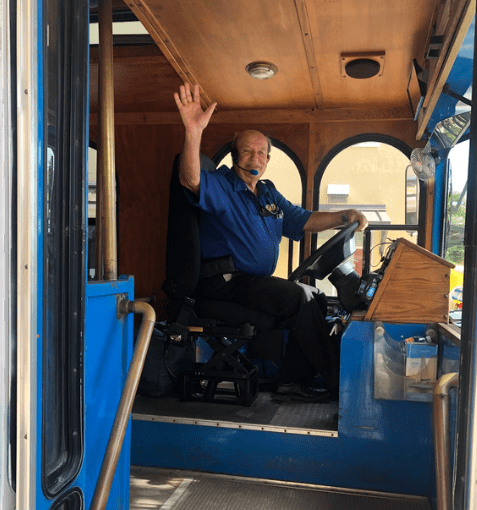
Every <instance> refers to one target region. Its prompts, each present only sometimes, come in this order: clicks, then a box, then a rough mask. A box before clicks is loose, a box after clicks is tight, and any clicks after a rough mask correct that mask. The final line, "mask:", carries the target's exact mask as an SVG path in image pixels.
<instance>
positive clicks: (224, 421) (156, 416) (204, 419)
mask: <svg viewBox="0 0 477 510" xmlns="http://www.w3.org/2000/svg"><path fill="white" fill-rule="evenodd" d="M133 419H141V420H148V419H150V420H151V421H158V422H160V421H165V422H173V423H188V424H200V425H207V424H211V425H212V426H214V425H215V424H220V425H219V426H225V427H227V426H231V427H233V428H235V427H240V428H243V429H259V430H272V431H279V430H280V429H287V430H288V431H289V432H291V431H292V430H293V431H295V433H301V434H308V435H310V434H312V435H314V434H318V435H321V434H323V435H334V434H336V433H337V431H338V402H336V401H331V402H328V403H323V404H322V403H320V404H309V403H302V402H278V401H275V400H273V399H272V396H271V393H270V392H269V391H260V392H259V394H258V398H257V400H255V402H254V403H253V404H252V405H251V406H249V407H247V406H243V405H238V404H230V403H222V402H205V401H185V402H181V401H180V399H179V397H178V396H166V397H161V398H157V399H155V398H148V397H144V396H140V395H138V396H136V399H135V402H134V407H133Z"/></svg>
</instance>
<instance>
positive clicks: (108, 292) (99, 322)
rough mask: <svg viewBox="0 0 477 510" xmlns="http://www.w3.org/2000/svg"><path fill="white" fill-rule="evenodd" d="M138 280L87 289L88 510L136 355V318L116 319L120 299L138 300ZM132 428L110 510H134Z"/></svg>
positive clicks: (84, 470) (84, 474) (84, 471)
mask: <svg viewBox="0 0 477 510" xmlns="http://www.w3.org/2000/svg"><path fill="white" fill-rule="evenodd" d="M133 293H134V282H133V278H125V279H123V280H119V281H113V282H102V283H90V284H89V285H88V286H87V290H86V298H87V301H86V332H85V402H86V409H85V460H84V465H83V468H82V473H81V475H82V477H83V479H84V485H83V490H84V495H85V504H86V505H85V506H86V508H89V506H90V504H91V500H92V497H93V493H94V488H95V486H96V481H97V477H98V474H99V471H100V468H101V463H102V460H103V456H104V452H105V451H106V445H107V442H108V439H109V435H110V432H111V427H112V424H113V421H114V416H115V413H116V408H117V405H118V403H119V399H120V395H121V390H122V388H123V385H124V382H125V379H126V374H127V368H128V366H129V362H130V359H131V355H132V326H133V320H132V316H128V317H127V318H126V319H118V318H117V308H116V307H117V296H118V295H120V294H125V295H126V297H127V298H128V299H130V300H133V299H134V295H133ZM130 445H131V443H130V427H129V428H128V432H127V433H126V437H125V439H124V445H123V450H122V453H121V457H120V459H119V463H118V467H117V470H116V475H115V478H114V481H113V485H112V487H111V493H110V497H109V500H108V506H107V508H108V509H110V510H121V509H127V508H129V464H130V462H129V461H130V453H129V452H130Z"/></svg>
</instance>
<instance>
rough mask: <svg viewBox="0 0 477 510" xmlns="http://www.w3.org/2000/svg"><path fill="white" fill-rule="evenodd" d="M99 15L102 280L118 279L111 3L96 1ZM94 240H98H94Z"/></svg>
mask: <svg viewBox="0 0 477 510" xmlns="http://www.w3.org/2000/svg"><path fill="white" fill-rule="evenodd" d="M98 13H99V105H100V112H101V114H100V125H99V133H100V134H99V154H98V161H99V168H100V169H101V175H102V182H101V184H102V191H103V192H104V193H103V196H102V200H101V202H100V203H102V212H103V215H104V225H103V229H102V230H103V236H102V240H103V242H104V251H103V253H104V279H105V280H116V279H117V277H118V268H117V264H118V260H117V259H118V257H117V246H116V182H115V181H116V179H115V177H116V168H115V150H114V149H115V147H114V77H113V8H112V0H100V1H99V5H98ZM98 241H100V240H99V239H98Z"/></svg>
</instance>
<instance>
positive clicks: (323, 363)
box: [200, 272, 339, 388]
mask: <svg viewBox="0 0 477 510" xmlns="http://www.w3.org/2000/svg"><path fill="white" fill-rule="evenodd" d="M200 288H201V293H202V294H203V295H204V297H206V298H209V299H219V300H221V301H233V302H235V303H239V304H241V305H242V306H245V307H247V308H252V309H254V310H259V311H261V312H265V313H268V314H270V315H273V316H275V317H277V318H278V321H279V324H280V326H281V327H283V328H285V329H287V330H288V331H289V338H288V346H287V351H286V353H285V357H284V360H283V363H282V366H281V367H280V371H279V379H280V380H281V381H282V382H291V381H297V380H305V379H309V378H311V377H313V376H314V375H315V374H316V373H317V372H320V373H321V374H322V375H323V376H324V377H325V378H326V379H327V382H328V385H329V386H330V387H332V388H336V387H337V386H338V381H339V350H338V349H339V348H338V345H337V343H336V340H335V339H333V338H331V337H330V336H329V329H328V326H327V324H326V321H325V316H326V306H327V300H326V296H325V295H324V294H323V293H322V292H320V291H319V290H318V289H316V288H315V287H310V286H309V285H304V284H302V283H295V282H291V281H288V280H284V279H282V278H276V277H273V276H254V275H250V274H246V273H240V272H238V273H234V274H233V277H232V279H230V280H229V281H226V279H225V278H224V277H223V276H222V275H218V276H214V277H212V278H205V279H203V280H202V281H201V284H200Z"/></svg>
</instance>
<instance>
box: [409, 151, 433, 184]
mask: <svg viewBox="0 0 477 510" xmlns="http://www.w3.org/2000/svg"><path fill="white" fill-rule="evenodd" d="M411 167H412V169H413V170H414V173H415V174H416V176H417V178H418V179H420V180H421V181H427V180H428V179H430V178H431V177H434V174H435V173H436V161H435V159H434V155H433V154H432V151H431V148H430V147H429V146H427V145H426V146H425V147H424V148H420V147H419V148H417V149H414V150H413V151H412V152H411Z"/></svg>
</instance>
